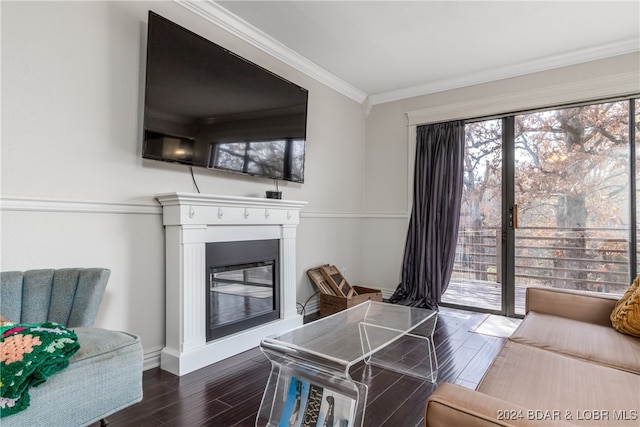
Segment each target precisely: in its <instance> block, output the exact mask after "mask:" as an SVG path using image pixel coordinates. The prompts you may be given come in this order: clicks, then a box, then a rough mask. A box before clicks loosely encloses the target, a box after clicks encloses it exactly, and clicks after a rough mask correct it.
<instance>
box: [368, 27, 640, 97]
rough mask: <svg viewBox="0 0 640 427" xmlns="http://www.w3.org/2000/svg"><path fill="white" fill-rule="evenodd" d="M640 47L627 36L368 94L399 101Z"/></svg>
mask: <svg viewBox="0 0 640 427" xmlns="http://www.w3.org/2000/svg"><path fill="white" fill-rule="evenodd" d="M639 51H640V40H638V39H635V38H634V39H628V40H623V41H620V42H617V43H610V44H606V45H602V46H597V47H593V48H588V49H581V50H576V51H572V52H568V53H565V54H562V55H554V56H550V57H545V58H540V59H537V60H534V61H528V62H523V63H520V64H514V65H511V66H507V67H501V68H495V69H490V70H486V71H485V72H480V73H473V74H472V75H463V76H459V77H453V78H450V79H445V80H440V81H438V82H433V83H428V84H423V85H416V86H412V87H407V88H404V89H398V90H393V91H389V92H383V93H378V94H372V95H370V96H369V102H370V103H371V104H372V105H376V104H383V103H386V102H393V101H398V100H401V99H406V98H412V97H415V96H422V95H428V94H431V93H437V92H443V91H446V90H452V89H459V88H462V87H467V86H473V85H477V84H482V83H489V82H493V81H497V80H503V79H508V78H512V77H519V76H524V75H526V74H533V73H537V72H541V71H549V70H553V69H556V68H562V67H568V66H571V65H577V64H581V63H584V62H590V61H597V60H600V59H606V58H611V57H614V56H619V55H626V54H629V53H635V52H639Z"/></svg>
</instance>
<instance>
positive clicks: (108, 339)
mask: <svg viewBox="0 0 640 427" xmlns="http://www.w3.org/2000/svg"><path fill="white" fill-rule="evenodd" d="M109 275H110V271H109V270H106V269H100V268H87V269H83V268H69V269H60V270H30V271H25V272H17V271H11V272H2V273H0V315H2V316H3V317H5V318H6V319H8V320H10V321H12V322H15V323H43V322H56V323H59V324H61V325H63V326H66V327H67V328H69V329H72V330H74V331H75V333H76V335H77V336H78V343H79V344H80V349H79V350H78V351H77V352H76V353H75V354H74V355H73V357H72V358H71V359H70V364H69V366H68V367H67V368H66V369H64V370H63V371H61V372H59V373H57V374H55V375H53V376H51V377H50V378H49V379H48V380H47V381H46V382H45V383H44V384H41V385H39V386H37V387H31V388H30V389H29V394H30V396H31V404H30V406H29V407H28V408H27V409H26V410H24V411H22V412H18V413H16V414H13V415H9V416H6V417H3V418H2V419H1V420H0V425H2V427H12V426H20V427H25V426H29V427H34V426H48V427H54V426H60V427H72V426H86V425H89V424H92V423H95V422H97V421H101V422H102V424H103V425H106V421H104V420H105V418H106V417H107V416H108V415H110V414H113V413H114V412H117V411H119V410H121V409H123V408H125V407H127V406H129V405H132V404H133V403H136V402H139V401H140V400H142V359H143V356H142V346H141V344H140V339H139V338H138V337H136V336H135V335H131V334H128V333H125V332H117V331H111V330H106V329H97V328H93V323H94V321H95V318H96V315H97V313H98V308H99V307H100V302H101V300H102V296H103V295H104V291H105V288H106V285H107V281H108V280H109Z"/></svg>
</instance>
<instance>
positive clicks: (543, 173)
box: [514, 102, 630, 314]
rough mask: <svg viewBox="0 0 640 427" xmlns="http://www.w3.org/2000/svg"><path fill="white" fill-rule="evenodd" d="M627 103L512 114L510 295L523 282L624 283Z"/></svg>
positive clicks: (590, 286) (603, 286)
mask: <svg viewBox="0 0 640 427" xmlns="http://www.w3.org/2000/svg"><path fill="white" fill-rule="evenodd" d="M628 106H629V103H628V102H613V103H604V104H597V105H591V106H586V107H575V108H566V109H561V110H553V111H544V112H538V113H534V114H528V115H521V116H516V135H515V141H516V146H515V182H514V184H515V193H516V194H515V196H516V203H517V205H518V226H519V227H518V229H517V230H516V243H515V255H516V259H515V266H516V269H515V274H516V278H515V280H516V295H518V288H520V291H521V292H522V290H523V289H524V288H526V287H527V286H548V287H554V288H566V289H580V290H589V291H598V292H610V293H620V292H622V291H623V290H624V289H625V288H626V287H627V286H628V278H629V257H628V253H629V237H628V236H629V230H630V224H629V197H628V195H629V182H630V181H629V180H630V176H629V145H628V144H629V143H628V134H629V133H628ZM516 313H518V314H524V307H523V306H520V307H518V306H517V305H516Z"/></svg>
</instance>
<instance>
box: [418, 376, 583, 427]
mask: <svg viewBox="0 0 640 427" xmlns="http://www.w3.org/2000/svg"><path fill="white" fill-rule="evenodd" d="M563 416H564V414H560V413H555V414H554V413H541V412H540V411H531V410H529V409H527V408H523V407H521V406H519V405H516V404H514V403H511V402H507V401H505V400H502V399H498V398H496V397H492V396H489V395H488V394H484V393H481V392H479V391H474V390H470V389H468V388H465V387H462V386H459V385H457V384H449V383H442V384H440V385H439V386H438V388H437V389H436V390H435V391H434V392H433V393H432V394H431V396H429V398H428V399H427V403H426V405H425V414H424V425H425V427H450V426H465V427H496V426H502V427H511V426H513V427H521V426H530V427H543V426H545V427H549V426H572V425H573V424H570V423H568V422H566V421H563V420H562V417H563Z"/></svg>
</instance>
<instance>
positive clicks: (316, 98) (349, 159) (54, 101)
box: [0, 1, 365, 360]
mask: <svg viewBox="0 0 640 427" xmlns="http://www.w3.org/2000/svg"><path fill="white" fill-rule="evenodd" d="M0 7H1V9H0V13H1V19H2V21H1V22H2V27H1V30H2V57H1V59H2V104H1V105H2V134H1V135H2V152H1V155H2V157H1V167H2V170H1V179H2V181H1V190H2V191H1V196H2V211H1V213H2V217H1V220H2V242H1V243H2V247H1V249H2V252H1V254H0V262H1V265H0V267H1V269H2V270H3V271H6V270H25V269H31V268H59V267H69V266H83V267H91V266H100V267H107V268H110V269H111V270H112V274H111V279H110V281H109V284H108V286H107V291H106V295H105V298H104V300H103V303H102V306H101V308H100V313H99V315H98V319H97V322H96V326H99V327H105V328H113V329H121V330H127V331H130V332H133V333H136V334H139V335H140V336H141V337H142V342H143V346H144V349H145V353H146V356H147V359H148V360H152V359H153V358H154V356H156V355H157V353H158V351H159V350H160V349H161V348H162V346H163V344H164V286H165V284H164V232H163V228H162V222H161V210H160V208H159V206H158V205H157V203H156V202H155V200H154V199H153V196H154V195H155V194H158V193H163V192H172V191H184V192H194V191H195V189H194V187H193V184H192V182H191V177H190V175H189V172H188V169H187V168H186V167H184V166H177V165H170V164H164V163H159V162H153V161H149V160H142V159H141V157H140V150H141V142H140V140H141V138H140V135H141V119H142V109H141V105H142V102H143V90H142V82H143V81H144V78H143V69H144V51H145V42H144V40H145V37H146V20H147V13H148V10H149V9H151V10H154V11H155V12H157V13H159V14H161V15H163V16H165V17H167V18H169V19H171V20H173V21H174V22H177V23H178V24H180V25H182V26H185V27H187V28H189V29H190V30H192V31H194V32H196V33H198V34H200V35H202V36H204V37H207V38H209V39H210V40H212V41H214V42H216V43H218V44H220V45H222V46H224V47H226V48H228V49H230V50H232V51H234V52H236V53H238V54H240V55H241V56H244V57H246V58H248V59H250V60H251V61H253V62H256V63H257V64H259V65H261V66H263V67H265V68H267V69H269V70H270V71H272V72H274V73H276V74H278V75H280V76H282V77H284V78H287V79H289V80H291V81H293V82H294V83H296V84H298V85H300V86H303V87H305V88H306V89H308V90H309V107H308V111H309V118H308V133H307V136H308V141H307V158H306V171H305V184H293V183H287V184H283V185H281V186H280V189H281V190H282V191H283V193H284V197H285V198H287V199H292V200H303V201H308V202H309V204H308V205H307V207H306V209H305V210H304V212H303V215H302V220H301V224H300V226H299V229H298V234H299V241H298V251H297V268H298V276H299V277H298V298H297V299H298V301H299V302H301V303H302V302H304V301H305V300H307V298H308V297H309V296H311V295H312V294H313V292H314V289H313V286H312V285H311V284H310V282H309V280H308V279H307V277H306V275H305V272H306V270H307V269H308V268H311V267H315V266H317V265H320V264H323V263H332V264H338V265H340V266H341V267H342V268H344V269H345V270H346V271H347V272H348V273H347V275H348V276H354V277H358V275H359V273H360V271H359V270H360V263H361V261H362V258H361V253H360V252H361V251H360V248H361V243H362V227H361V222H360V221H359V220H358V219H357V217H358V215H354V213H355V214H357V213H360V212H362V210H363V203H364V202H363V200H364V198H363V194H364V191H363V186H364V157H365V140H364V136H365V120H364V118H363V115H362V110H361V107H360V105H358V104H357V103H356V102H354V101H352V100H350V99H349V98H347V97H345V96H343V95H341V94H339V93H337V92H336V91H334V90H331V89H329V88H327V87H326V86H324V85H322V84H320V83H319V82H317V81H315V80H313V79H311V78H310V77H308V76H306V75H303V74H302V73H300V72H298V71H297V70H295V69H293V68H292V67H289V66H287V65H285V64H283V63H282V62H280V61H277V60H275V59H273V58H272V57H271V56H269V55H267V54H265V53H264V52H262V51H259V50H258V49H256V48H254V47H252V46H250V45H248V44H247V43H244V42H242V41H240V40H239V39H236V38H235V37H233V36H232V35H230V34H229V33H227V32H225V31H223V30H221V29H220V28H218V27H216V26H215V25H213V24H211V23H210V22H208V21H206V20H205V19H203V18H201V17H199V16H197V15H195V14H193V13H192V12H190V11H188V10H187V9H185V8H184V7H182V6H180V5H178V4H176V3H175V2H172V1H162V2H147V1H142V2H129V1H127V2H112V1H106V2H1V3H0ZM195 173H196V178H197V181H198V185H199V187H200V190H201V192H203V193H212V194H224V195H235V196H258V197H262V195H264V192H265V190H267V189H273V182H272V181H271V180H266V179H260V178H252V177H245V176H240V175H234V174H226V173H223V172H212V171H205V170H201V171H199V170H195ZM354 218H355V219H354Z"/></svg>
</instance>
